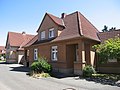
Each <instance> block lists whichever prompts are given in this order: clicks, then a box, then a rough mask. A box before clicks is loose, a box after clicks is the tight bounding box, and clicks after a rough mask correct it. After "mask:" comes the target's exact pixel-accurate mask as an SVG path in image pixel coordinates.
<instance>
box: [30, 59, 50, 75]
mask: <svg viewBox="0 0 120 90" xmlns="http://www.w3.org/2000/svg"><path fill="white" fill-rule="evenodd" d="M30 68H31V71H32V72H34V73H42V72H45V73H50V72H51V71H52V66H51V65H50V64H48V63H47V60H46V59H45V58H39V59H38V61H36V62H33V63H32V65H31V66H30Z"/></svg>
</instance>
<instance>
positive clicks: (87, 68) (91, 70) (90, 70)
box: [83, 65, 96, 77]
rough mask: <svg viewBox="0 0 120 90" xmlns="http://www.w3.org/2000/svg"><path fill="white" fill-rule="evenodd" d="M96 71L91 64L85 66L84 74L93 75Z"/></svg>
mask: <svg viewBox="0 0 120 90" xmlns="http://www.w3.org/2000/svg"><path fill="white" fill-rule="evenodd" d="M95 73H96V71H95V69H94V68H93V67H92V66H90V65H87V66H85V67H84V68H83V76H84V77H91V76H92V74H95Z"/></svg>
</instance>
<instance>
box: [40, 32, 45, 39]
mask: <svg viewBox="0 0 120 90" xmlns="http://www.w3.org/2000/svg"><path fill="white" fill-rule="evenodd" d="M40 36H41V40H43V39H45V31H42V32H41V34H40Z"/></svg>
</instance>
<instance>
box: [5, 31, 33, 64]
mask: <svg viewBox="0 0 120 90" xmlns="http://www.w3.org/2000/svg"><path fill="white" fill-rule="evenodd" d="M33 37H34V35H29V34H26V33H25V32H22V33H16V32H8V35H7V41H6V46H5V48H6V62H7V63H22V62H23V60H24V48H22V47H23V46H24V45H25V44H27V43H28V42H29V41H30V40H31V39H32V38H33Z"/></svg>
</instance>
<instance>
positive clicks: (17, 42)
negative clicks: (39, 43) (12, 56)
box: [6, 32, 34, 48]
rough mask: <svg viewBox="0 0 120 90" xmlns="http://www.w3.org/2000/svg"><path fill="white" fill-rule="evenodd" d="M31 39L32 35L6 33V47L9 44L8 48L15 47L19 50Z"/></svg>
mask: <svg viewBox="0 0 120 90" xmlns="http://www.w3.org/2000/svg"><path fill="white" fill-rule="evenodd" d="M33 37H34V35H30V34H22V33H16V32H8V37H7V42H6V45H7V43H8V42H9V43H10V46H17V47H20V48H21V47H22V46H24V45H25V44H26V43H28V42H29V41H30V40H31V39H32V38H33Z"/></svg>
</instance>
